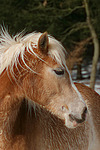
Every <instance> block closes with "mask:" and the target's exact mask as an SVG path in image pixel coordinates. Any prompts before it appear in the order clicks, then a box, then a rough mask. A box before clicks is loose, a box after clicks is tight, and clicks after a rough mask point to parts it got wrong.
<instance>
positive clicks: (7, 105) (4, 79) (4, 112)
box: [0, 72, 21, 128]
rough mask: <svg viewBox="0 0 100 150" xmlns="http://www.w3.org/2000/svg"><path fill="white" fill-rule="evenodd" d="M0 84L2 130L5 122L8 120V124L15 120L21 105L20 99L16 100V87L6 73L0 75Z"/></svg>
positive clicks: (0, 126)
mask: <svg viewBox="0 0 100 150" xmlns="http://www.w3.org/2000/svg"><path fill="white" fill-rule="evenodd" d="M0 83H1V86H0V128H2V127H3V124H4V123H5V122H6V121H7V120H9V122H13V121H14V120H15V118H16V114H17V112H18V110H19V107H20V105H21V98H18V95H19V92H18V91H17V89H18V88H17V85H16V84H15V83H14V82H13V83H12V82H11V80H10V79H9V77H8V75H7V72H4V73H3V74H2V75H1V77H0ZM15 93H16V94H15ZM8 118H9V119H8ZM2 120H5V121H2ZM8 124H9V123H8ZM10 124H11V123H10Z"/></svg>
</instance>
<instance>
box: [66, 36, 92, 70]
mask: <svg viewBox="0 0 100 150" xmlns="http://www.w3.org/2000/svg"><path fill="white" fill-rule="evenodd" d="M90 41H91V37H89V38H87V39H85V40H82V41H80V42H74V44H75V45H76V46H75V48H74V50H73V51H71V52H69V55H68V58H67V60H66V64H67V66H68V68H69V70H70V71H71V70H72V69H73V66H74V65H75V64H81V63H82V60H83V53H84V52H85V50H86V47H85V46H86V45H87V44H88V43H89V42H90Z"/></svg>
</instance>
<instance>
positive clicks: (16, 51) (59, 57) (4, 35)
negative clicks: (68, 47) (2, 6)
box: [0, 28, 65, 74]
mask: <svg viewBox="0 0 100 150" xmlns="http://www.w3.org/2000/svg"><path fill="white" fill-rule="evenodd" d="M41 34H42V33H40V32H39V33H36V32H33V33H30V34H27V35H26V36H23V33H19V34H16V35H15V36H12V37H11V36H10V34H9V33H8V31H7V30H6V29H4V28H2V29H1V35H0V74H1V73H2V72H3V71H4V70H5V69H8V67H9V66H10V67H11V68H13V66H14V64H15V65H17V63H18V57H19V55H20V56H21V58H22V61H23V62H24V63H25V61H24V51H25V48H26V50H27V51H28V52H29V53H30V52H31V54H33V55H35V56H37V57H38V58H39V56H38V55H37V54H36V53H35V52H34V50H33V48H37V49H38V47H37V45H38V39H39V37H40V36H41ZM48 37H49V45H50V48H49V52H48V55H50V56H51V57H52V58H54V59H55V60H56V61H57V62H58V63H59V64H61V65H65V49H64V47H63V46H62V45H61V44H60V42H58V41H57V40H56V39H55V38H53V37H51V36H50V35H48ZM39 59H41V58H39ZM41 60H42V59H41ZM25 65H26V66H27V64H25ZM27 67H28V66H27Z"/></svg>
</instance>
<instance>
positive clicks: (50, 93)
mask: <svg viewBox="0 0 100 150" xmlns="http://www.w3.org/2000/svg"><path fill="white" fill-rule="evenodd" d="M48 41H49V39H48V36H47V33H44V34H43V35H42V36H41V37H40V39H39V41H38V50H39V51H40V52H41V54H43V57H44V59H43V60H44V62H43V61H41V60H40V61H39V62H38V63H37V66H36V68H38V70H37V72H38V73H39V74H36V75H34V77H33V74H32V73H31V74H29V75H28V78H27V79H25V82H28V83H26V85H29V87H28V88H27V90H28V93H30V94H29V98H30V99H32V100H33V101H35V102H36V103H38V104H39V105H41V106H42V107H44V108H45V109H47V110H49V111H50V112H51V113H53V114H54V115H56V116H57V117H59V118H60V119H62V120H64V122H65V125H66V126H67V127H69V128H74V127H76V126H77V125H78V124H79V123H82V122H84V120H85V118H86V113H87V108H86V104H85V102H84V100H83V98H82V96H81V94H80V93H79V91H78V90H77V88H76V87H75V85H74V83H73V82H72V80H71V77H70V74H69V71H68V69H67V67H66V66H64V65H61V64H60V63H58V62H57V61H55V60H54V59H53V58H52V57H50V55H48V53H49V50H48V47H49V46H50V45H49V42H48ZM23 87H25V86H23Z"/></svg>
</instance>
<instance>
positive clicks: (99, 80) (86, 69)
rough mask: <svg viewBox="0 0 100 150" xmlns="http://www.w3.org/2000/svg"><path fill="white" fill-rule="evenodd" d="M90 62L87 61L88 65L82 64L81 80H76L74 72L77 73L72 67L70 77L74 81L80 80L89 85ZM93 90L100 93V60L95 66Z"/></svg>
mask: <svg viewBox="0 0 100 150" xmlns="http://www.w3.org/2000/svg"><path fill="white" fill-rule="evenodd" d="M91 68H92V65H91V62H89V63H88V65H82V77H83V79H82V80H76V74H77V70H76V69H74V70H73V71H72V78H73V80H74V81H76V82H80V83H83V84H85V85H87V86H89V84H90V73H91ZM95 91H96V92H97V93H98V94H100V61H99V63H98V66H97V74H96V84H95Z"/></svg>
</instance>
